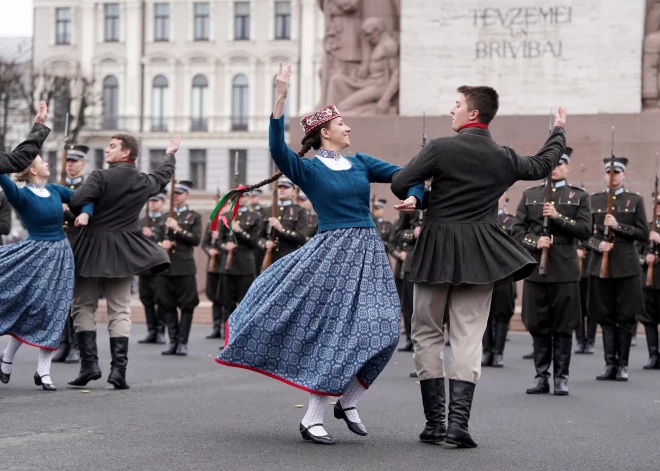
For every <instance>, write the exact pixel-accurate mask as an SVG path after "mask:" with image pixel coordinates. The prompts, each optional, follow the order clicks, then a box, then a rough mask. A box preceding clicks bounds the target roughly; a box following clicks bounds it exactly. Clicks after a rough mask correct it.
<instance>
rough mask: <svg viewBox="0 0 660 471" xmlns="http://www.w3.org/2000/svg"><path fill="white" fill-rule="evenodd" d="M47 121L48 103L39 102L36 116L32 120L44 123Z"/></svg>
mask: <svg viewBox="0 0 660 471" xmlns="http://www.w3.org/2000/svg"><path fill="white" fill-rule="evenodd" d="M46 121H48V105H46V102H45V101H40V102H39V110H38V111H37V116H36V117H35V118H34V122H35V123H37V124H46Z"/></svg>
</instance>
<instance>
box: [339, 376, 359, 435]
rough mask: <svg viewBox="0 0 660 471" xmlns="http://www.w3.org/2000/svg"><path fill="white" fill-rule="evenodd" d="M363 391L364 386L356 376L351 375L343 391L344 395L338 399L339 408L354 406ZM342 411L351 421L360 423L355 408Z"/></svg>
mask: <svg viewBox="0 0 660 471" xmlns="http://www.w3.org/2000/svg"><path fill="white" fill-rule="evenodd" d="M365 391H366V389H364V386H362V384H361V383H360V381H358V379H357V376H353V379H352V380H351V382H350V383H348V386H347V387H346V391H344V395H343V396H342V397H341V399H340V400H339V403H340V405H341V408H342V409H348V408H349V407H356V406H357V403H358V401H359V400H360V397H362V395H363V394H364V392H365ZM344 413H345V414H346V417H348V420H350V421H351V422H357V423H361V421H360V416H359V415H358V413H357V410H355V409H353V410H347V411H345V412H344Z"/></svg>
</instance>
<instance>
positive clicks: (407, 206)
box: [394, 196, 417, 213]
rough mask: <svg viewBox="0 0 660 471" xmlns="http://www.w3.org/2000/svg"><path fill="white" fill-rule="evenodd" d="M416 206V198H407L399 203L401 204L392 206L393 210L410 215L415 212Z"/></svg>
mask: <svg viewBox="0 0 660 471" xmlns="http://www.w3.org/2000/svg"><path fill="white" fill-rule="evenodd" d="M416 206H417V198H416V197H414V196H409V197H408V198H406V199H405V200H403V201H401V203H399V204H397V205H394V209H396V210H397V211H400V212H402V213H412V212H413V211H415V207H416Z"/></svg>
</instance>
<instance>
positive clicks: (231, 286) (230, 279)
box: [220, 275, 254, 321]
mask: <svg viewBox="0 0 660 471" xmlns="http://www.w3.org/2000/svg"><path fill="white" fill-rule="evenodd" d="M253 281H254V276H253V275H222V281H221V283H220V284H221V286H222V304H223V307H224V308H225V313H224V315H225V319H224V320H225V321H226V320H227V319H229V316H231V315H232V313H233V312H234V310H235V309H236V307H238V305H239V303H240V302H241V301H243V298H244V297H245V294H246V293H247V292H248V290H249V289H250V286H251V285H252V282H253Z"/></svg>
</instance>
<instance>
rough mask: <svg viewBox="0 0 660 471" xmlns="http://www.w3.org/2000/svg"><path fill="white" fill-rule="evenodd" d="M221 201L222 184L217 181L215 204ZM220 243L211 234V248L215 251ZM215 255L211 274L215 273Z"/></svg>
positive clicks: (211, 265)
mask: <svg viewBox="0 0 660 471" xmlns="http://www.w3.org/2000/svg"><path fill="white" fill-rule="evenodd" d="M219 201H220V182H219V181H216V187H215V204H216V206H217V204H218V202H219ZM217 243H218V238H217V237H213V232H211V248H212V249H214V248H216V247H215V245H216V244H217ZM215 259H216V256H215V255H211V259H210V260H209V272H211V273H213V272H215Z"/></svg>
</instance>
